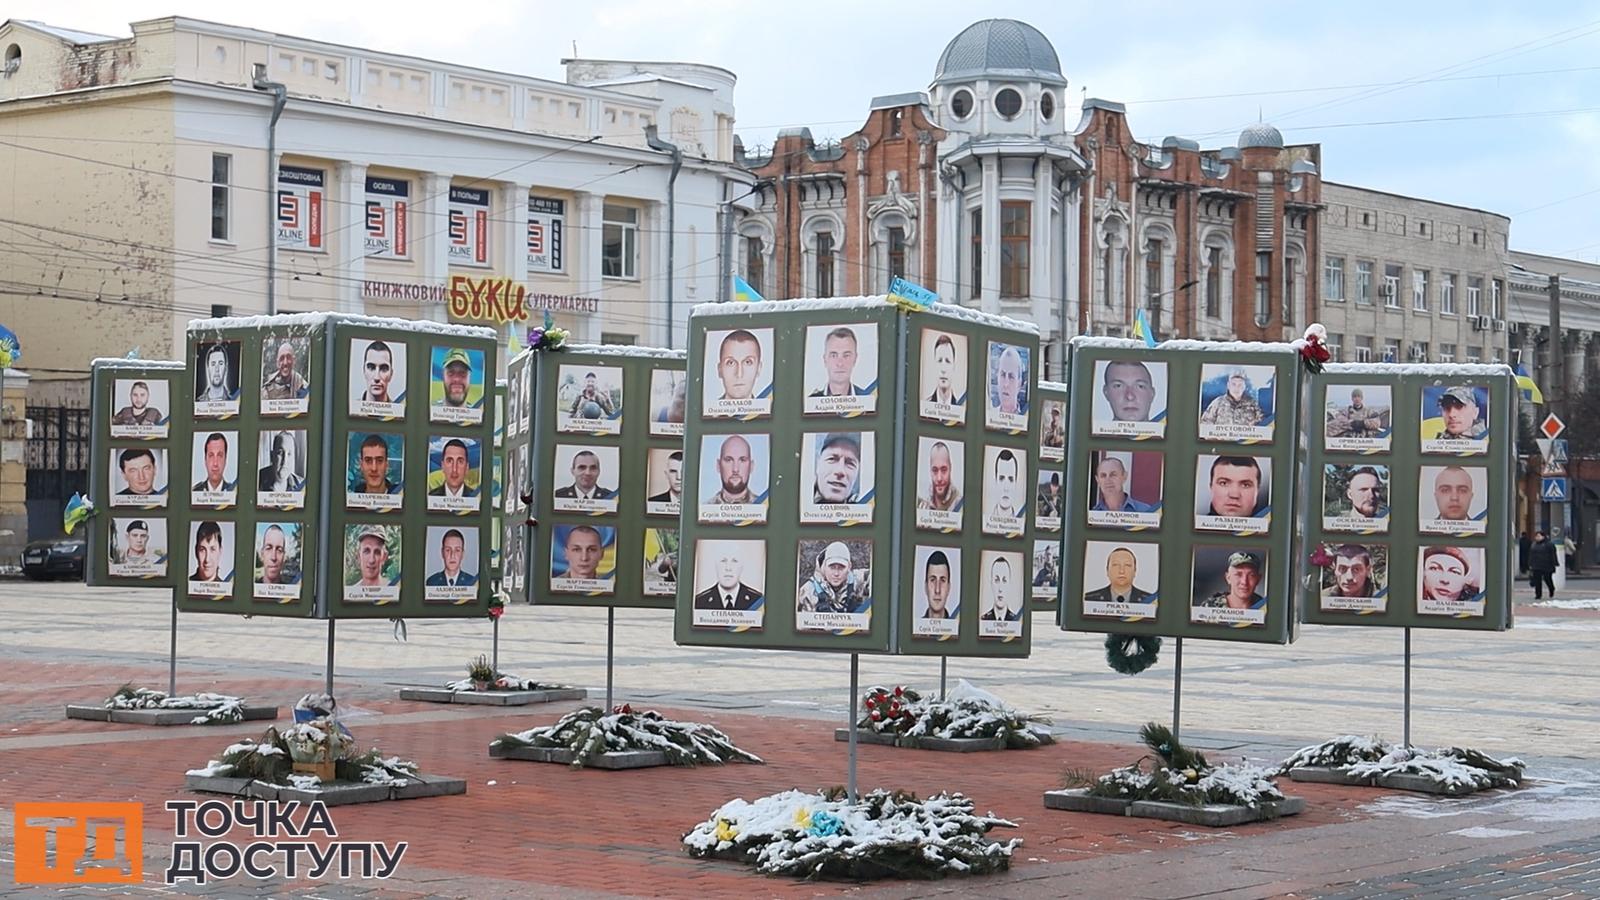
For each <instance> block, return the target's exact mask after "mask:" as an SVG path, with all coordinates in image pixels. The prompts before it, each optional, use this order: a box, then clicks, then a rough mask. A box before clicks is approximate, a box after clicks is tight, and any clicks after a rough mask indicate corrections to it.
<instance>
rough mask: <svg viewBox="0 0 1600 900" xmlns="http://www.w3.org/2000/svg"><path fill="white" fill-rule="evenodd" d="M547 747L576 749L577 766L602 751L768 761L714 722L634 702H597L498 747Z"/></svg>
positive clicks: (506, 737)
mask: <svg viewBox="0 0 1600 900" xmlns="http://www.w3.org/2000/svg"><path fill="white" fill-rule="evenodd" d="M497 746H499V747H546V748H554V749H564V750H571V751H572V752H573V758H572V767H573V768H574V769H581V768H583V766H584V764H586V763H589V762H592V761H593V760H594V759H595V758H596V757H598V756H599V755H600V754H602V753H616V752H625V751H630V750H655V751H659V752H661V753H664V754H666V757H667V761H668V762H669V763H671V764H672V765H675V766H696V765H700V764H702V763H704V764H708V765H714V766H720V765H722V764H723V763H726V762H747V763H762V762H764V760H762V759H761V757H759V756H757V755H755V754H754V753H750V752H747V751H745V750H741V749H739V748H738V747H737V746H735V745H734V743H733V739H732V738H730V737H728V736H727V735H726V734H723V733H722V732H721V731H718V730H717V729H716V728H713V727H711V726H710V725H705V724H702V723H699V722H675V721H673V720H672V719H668V718H666V717H665V716H663V715H661V714H660V713H658V712H656V711H655V710H645V711H643V712H635V711H634V709H633V707H632V706H630V705H628V704H623V705H621V706H617V707H615V708H613V709H612V710H611V712H609V713H607V712H605V711H604V710H602V709H600V708H599V707H596V706H588V707H584V708H583V709H579V710H574V711H573V712H570V713H567V714H566V715H564V716H562V717H561V718H560V719H559V720H557V721H556V723H555V724H553V725H544V726H541V727H539V728H531V729H529V730H527V731H523V732H519V733H517V734H503V735H501V736H500V737H499V738H497V739H496V740H495V741H494V742H493V743H492V744H491V745H490V747H491V749H492V748H494V747H497Z"/></svg>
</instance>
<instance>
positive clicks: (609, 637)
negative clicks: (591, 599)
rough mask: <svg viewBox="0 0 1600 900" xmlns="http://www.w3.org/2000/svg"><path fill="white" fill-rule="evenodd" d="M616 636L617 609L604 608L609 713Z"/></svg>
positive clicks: (607, 706)
mask: <svg viewBox="0 0 1600 900" xmlns="http://www.w3.org/2000/svg"><path fill="white" fill-rule="evenodd" d="M616 635H617V608H616V607H615V606H608V607H606V712H610V711H611V706H612V703H611V684H612V674H613V664H612V660H613V658H614V657H613V653H614V652H615V647H616Z"/></svg>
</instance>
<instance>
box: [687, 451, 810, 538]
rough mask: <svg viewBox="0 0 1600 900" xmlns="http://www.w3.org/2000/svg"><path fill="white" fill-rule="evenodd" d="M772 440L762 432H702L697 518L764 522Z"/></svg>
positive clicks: (727, 522)
mask: <svg viewBox="0 0 1600 900" xmlns="http://www.w3.org/2000/svg"><path fill="white" fill-rule="evenodd" d="M771 440H772V439H771V437H770V436H768V435H765V434H705V435H701V437H700V481H699V485H700V503H699V505H698V512H697V513H696V515H697V517H698V520H699V521H701V522H704V523H707V524H720V525H739V524H745V523H749V524H760V523H764V522H766V521H767V491H768V481H767V480H768V478H770V477H771V475H770V471H769V468H768V465H767V460H768V449H769V448H770V447H771ZM802 480H804V479H802ZM805 487H810V484H809V483H807V484H806V485H805Z"/></svg>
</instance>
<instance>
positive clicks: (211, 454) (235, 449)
mask: <svg viewBox="0 0 1600 900" xmlns="http://www.w3.org/2000/svg"><path fill="white" fill-rule="evenodd" d="M189 459H190V465H189V469H190V471H189V477H191V478H193V479H195V483H194V487H193V488H191V491H192V492H191V493H190V495H189V505H190V506H209V507H222V506H232V505H234V504H235V503H237V502H238V499H239V432H237V431H204V430H200V431H196V432H195V434H194V452H193V455H191V456H190V457H189Z"/></svg>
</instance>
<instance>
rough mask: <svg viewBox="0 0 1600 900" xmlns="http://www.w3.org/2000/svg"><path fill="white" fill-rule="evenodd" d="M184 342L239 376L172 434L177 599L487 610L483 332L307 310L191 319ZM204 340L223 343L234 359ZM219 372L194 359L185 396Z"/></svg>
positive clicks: (487, 364) (261, 610)
mask: <svg viewBox="0 0 1600 900" xmlns="http://www.w3.org/2000/svg"><path fill="white" fill-rule="evenodd" d="M188 335H189V345H190V348H191V350H192V351H193V352H192V353H191V354H190V355H191V358H192V359H195V360H206V364H207V365H213V364H219V363H220V362H222V361H223V359H224V357H227V362H228V364H229V371H235V370H236V371H238V372H244V373H249V375H250V376H251V377H250V378H247V379H245V384H244V385H243V389H242V390H238V391H237V393H238V407H237V413H236V414H233V413H229V412H227V411H226V410H224V409H223V408H222V405H221V404H220V403H216V404H213V406H215V407H216V409H215V412H216V416H215V417H194V418H191V419H190V420H188V421H187V422H186V423H185V426H184V428H183V434H182V435H181V436H180V435H177V433H176V429H175V432H174V437H175V440H174V446H173V449H172V454H171V456H172V461H171V465H172V467H173V471H175V472H181V473H183V474H184V475H185V476H187V477H186V478H184V479H180V480H178V481H176V482H174V495H173V498H172V502H173V505H174V506H173V508H174V510H175V512H174V515H173V521H172V522H171V523H170V524H169V526H168V532H169V534H170V535H171V538H170V542H171V543H172V545H173V550H172V561H173V564H174V565H175V566H177V568H176V569H174V572H181V573H182V576H181V577H179V576H177V575H175V576H174V578H175V593H176V595H177V602H178V605H179V608H180V609H182V610H184V611H195V612H200V611H204V612H231V613H242V614H250V615H282V616H302V617H316V618H430V617H475V616H482V615H485V614H486V611H487V604H488V599H489V596H490V590H491V582H490V579H489V577H488V574H489V573H490V571H491V568H490V564H489V553H490V544H491V543H492V542H491V541H490V540H488V539H487V538H488V536H489V535H490V532H491V528H492V520H491V518H490V513H491V510H490V506H489V504H490V503H491V496H490V494H491V491H490V490H489V489H488V485H487V484H485V483H484V482H485V478H486V477H487V472H486V465H487V462H488V460H490V459H492V451H491V448H492V446H493V439H494V419H493V416H490V415H484V405H485V404H484V400H485V392H484V391H483V389H482V387H481V386H482V385H483V384H491V385H492V384H493V383H494V375H495V373H494V372H493V371H492V369H493V366H494V359H495V353H494V343H493V342H494V334H493V332H492V331H490V330H488V329H483V328H471V327H463V326H453V325H441V324H436V323H430V322H409V321H404V320H398V319H377V318H370V317H364V316H350V315H341V314H329V313H315V314H303V315H287V316H276V317H272V318H237V319H208V320H197V321H195V322H191V323H190V326H189V332H188ZM217 347H222V348H234V347H237V348H238V351H237V352H238V357H237V364H236V365H235V364H234V363H233V362H232V359H233V357H232V356H230V355H229V354H231V353H232V350H231V349H229V350H227V351H226V352H220V353H219V352H218V351H217V350H216V349H215V348H217ZM302 355H304V357H305V358H302ZM208 357H209V358H208ZM407 360H409V361H410V362H411V365H410V366H409V367H408V366H407V365H406V361H407ZM430 361H431V362H432V365H431V366H430ZM196 365H199V364H198V363H197V364H196ZM214 367H220V366H214ZM215 375H216V373H214V372H211V371H210V370H209V369H198V370H195V369H192V370H191V371H190V372H188V373H187V374H186V378H185V380H186V384H185V386H184V387H185V390H186V391H189V392H194V393H192V395H193V396H197V397H198V396H200V393H199V391H201V390H202V389H208V390H209V389H216V388H217V385H215V384H214V382H215V381H216V377H215ZM257 376H259V380H257ZM230 377H231V376H227V375H225V376H224V378H223V379H222V380H223V382H224V384H223V385H222V387H227V386H228V384H229V378H230ZM197 378H204V379H206V383H205V384H202V385H201V386H200V387H199V388H197V387H196V386H195V379H197ZM408 398H414V399H413V400H411V401H410V402H408ZM197 403H198V401H197ZM196 408H197V409H199V408H200V407H198V406H197V407H196ZM207 409H211V407H207ZM180 445H181V446H180ZM434 495H438V496H434ZM430 501H439V502H430Z"/></svg>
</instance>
